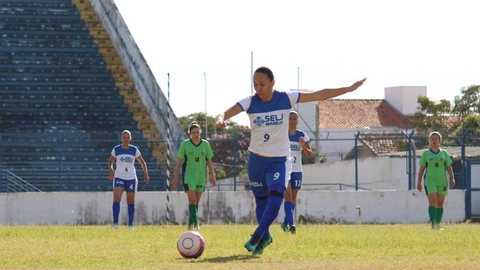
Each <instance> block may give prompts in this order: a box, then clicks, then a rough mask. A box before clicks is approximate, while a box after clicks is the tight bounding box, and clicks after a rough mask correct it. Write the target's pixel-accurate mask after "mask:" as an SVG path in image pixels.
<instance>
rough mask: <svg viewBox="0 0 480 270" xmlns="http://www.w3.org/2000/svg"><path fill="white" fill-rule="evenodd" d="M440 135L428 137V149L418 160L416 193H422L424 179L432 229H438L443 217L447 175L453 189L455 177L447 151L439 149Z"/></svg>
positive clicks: (433, 133) (436, 133)
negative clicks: (423, 180)
mask: <svg viewBox="0 0 480 270" xmlns="http://www.w3.org/2000/svg"><path fill="white" fill-rule="evenodd" d="M441 143H442V135H441V134H440V133H439V132H435V131H434V132H432V133H430V135H429V144H430V149H428V150H425V151H424V152H423V153H422V157H421V158H420V170H419V171H418V183H417V189H418V191H422V179H423V178H425V193H426V194H427V197H428V216H429V217H430V222H431V223H432V229H440V222H441V221H442V216H443V202H444V201H445V196H446V195H447V190H448V186H447V185H448V184H447V175H446V173H445V171H446V172H448V175H449V177H450V187H452V188H453V187H455V176H454V174H453V170H452V159H451V158H450V155H449V154H448V152H447V151H445V150H444V149H442V148H440V145H441Z"/></svg>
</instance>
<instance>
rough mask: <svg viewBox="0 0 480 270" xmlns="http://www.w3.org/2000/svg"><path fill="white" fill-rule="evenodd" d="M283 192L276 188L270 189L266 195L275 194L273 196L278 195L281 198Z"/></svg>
mask: <svg viewBox="0 0 480 270" xmlns="http://www.w3.org/2000/svg"><path fill="white" fill-rule="evenodd" d="M284 194H285V192H281V191H278V190H272V191H270V192H269V193H268V196H275V197H280V198H282V199H283V197H284Z"/></svg>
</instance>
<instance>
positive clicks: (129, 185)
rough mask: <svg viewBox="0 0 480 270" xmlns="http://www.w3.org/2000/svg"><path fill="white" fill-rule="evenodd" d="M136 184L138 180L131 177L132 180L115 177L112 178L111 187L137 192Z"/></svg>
mask: <svg viewBox="0 0 480 270" xmlns="http://www.w3.org/2000/svg"><path fill="white" fill-rule="evenodd" d="M137 186H138V180H137V179H132V180H123V179H120V178H116V177H115V180H113V188H114V189H115V188H117V187H121V188H123V189H124V190H125V191H126V192H137Z"/></svg>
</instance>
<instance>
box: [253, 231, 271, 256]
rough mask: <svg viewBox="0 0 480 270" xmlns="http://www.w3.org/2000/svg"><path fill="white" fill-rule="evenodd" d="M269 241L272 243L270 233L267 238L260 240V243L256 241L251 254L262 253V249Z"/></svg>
mask: <svg viewBox="0 0 480 270" xmlns="http://www.w3.org/2000/svg"><path fill="white" fill-rule="evenodd" d="M271 243H273V238H272V236H271V235H269V236H268V238H267V239H265V240H263V241H260V243H258V245H257V247H256V248H255V250H254V251H253V252H252V254H253V255H262V254H263V250H265V248H266V247H267V246H268V245H270V244H271Z"/></svg>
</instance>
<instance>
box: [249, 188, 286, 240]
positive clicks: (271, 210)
mask: <svg viewBox="0 0 480 270" xmlns="http://www.w3.org/2000/svg"><path fill="white" fill-rule="evenodd" d="M282 201H283V197H279V196H269V197H268V200H267V207H266V208H265V210H264V211H263V214H262V215H261V218H260V220H259V221H258V227H257V229H256V230H255V232H254V233H253V235H252V237H253V238H254V239H259V240H261V239H263V238H264V237H266V236H267V235H268V229H269V228H270V225H271V224H272V222H273V221H274V220H275V219H276V218H277V216H278V211H279V210H280V206H281V205H282ZM257 209H258V201H257ZM258 217H259V216H258V213H257V219H258Z"/></svg>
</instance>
